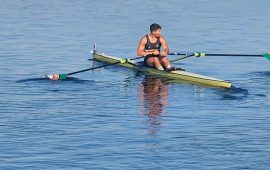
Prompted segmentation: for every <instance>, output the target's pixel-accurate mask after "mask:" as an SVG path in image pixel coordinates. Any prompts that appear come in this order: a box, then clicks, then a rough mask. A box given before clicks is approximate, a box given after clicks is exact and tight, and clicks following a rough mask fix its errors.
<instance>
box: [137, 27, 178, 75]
mask: <svg viewBox="0 0 270 170" xmlns="http://www.w3.org/2000/svg"><path fill="white" fill-rule="evenodd" d="M161 47H162V49H163V50H162V51H161V50H160V48H161ZM168 53H169V47H168V44H167V42H166V40H165V38H164V37H163V36H162V35H161V26H160V25H158V24H156V23H154V24H152V25H151V26H150V34H149V35H145V36H143V37H142V38H141V40H140V43H139V45H138V48H137V55H138V56H142V57H144V64H145V65H146V66H149V67H154V68H156V69H158V70H166V71H173V70H183V69H180V68H175V67H172V66H171V64H170V62H169V60H168V58H167V54H168Z"/></svg>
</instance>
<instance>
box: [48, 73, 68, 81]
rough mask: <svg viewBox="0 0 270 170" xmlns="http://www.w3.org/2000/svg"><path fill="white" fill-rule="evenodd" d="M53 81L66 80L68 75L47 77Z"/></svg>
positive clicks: (50, 75)
mask: <svg viewBox="0 0 270 170" xmlns="http://www.w3.org/2000/svg"><path fill="white" fill-rule="evenodd" d="M46 77H48V78H49V79H51V80H66V79H67V77H68V74H49V75H46Z"/></svg>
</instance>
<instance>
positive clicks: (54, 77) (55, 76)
mask: <svg viewBox="0 0 270 170" xmlns="http://www.w3.org/2000/svg"><path fill="white" fill-rule="evenodd" d="M141 58H142V57H136V58H132V59H126V58H123V59H121V61H117V62H115V63H110V64H105V65H101V66H97V67H92V68H87V69H83V70H79V71H74V72H71V73H66V74H50V75H46V77H48V78H49V79H51V80H65V79H67V78H68V76H70V75H73V74H78V73H82V72H86V71H90V70H95V69H99V68H103V67H107V66H112V65H116V64H120V63H121V64H125V63H127V62H130V61H132V60H137V59H141Z"/></svg>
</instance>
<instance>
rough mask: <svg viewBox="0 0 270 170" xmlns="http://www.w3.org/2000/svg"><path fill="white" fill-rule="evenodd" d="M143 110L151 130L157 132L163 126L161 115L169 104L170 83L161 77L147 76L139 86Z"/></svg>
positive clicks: (153, 132)
mask: <svg viewBox="0 0 270 170" xmlns="http://www.w3.org/2000/svg"><path fill="white" fill-rule="evenodd" d="M138 96H139V101H140V102H141V106H142V108H141V112H142V113H143V114H145V115H146V116H147V117H148V120H147V123H148V124H149V128H150V129H149V131H150V133H152V134H156V133H157V132H158V130H159V127H160V126H161V124H162V122H161V121H160V115H161V114H162V113H163V110H164V107H166V106H167V105H168V84H167V83H166V82H165V81H163V80H162V79H160V78H155V77H145V79H144V81H143V82H142V84H140V85H139V87H138Z"/></svg>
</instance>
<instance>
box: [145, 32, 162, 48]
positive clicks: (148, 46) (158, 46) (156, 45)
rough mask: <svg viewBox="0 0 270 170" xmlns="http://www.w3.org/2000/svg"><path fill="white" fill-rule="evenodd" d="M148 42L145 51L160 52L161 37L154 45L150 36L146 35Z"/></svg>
mask: <svg viewBox="0 0 270 170" xmlns="http://www.w3.org/2000/svg"><path fill="white" fill-rule="evenodd" d="M145 36H146V39H147V42H146V44H145V50H158V51H160V47H161V43H160V39H159V37H158V38H157V41H156V42H154V43H151V41H150V39H149V36H148V35H145Z"/></svg>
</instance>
